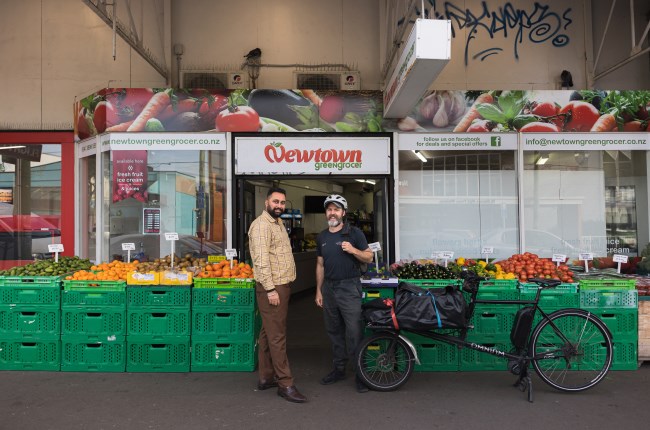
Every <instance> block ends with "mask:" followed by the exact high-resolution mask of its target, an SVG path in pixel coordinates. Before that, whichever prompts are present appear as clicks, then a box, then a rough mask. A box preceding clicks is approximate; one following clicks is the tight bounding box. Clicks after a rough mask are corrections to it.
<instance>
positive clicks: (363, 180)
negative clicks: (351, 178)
mask: <svg viewBox="0 0 650 430" xmlns="http://www.w3.org/2000/svg"><path fill="white" fill-rule="evenodd" d="M355 181H357V182H366V180H365V179H355Z"/></svg>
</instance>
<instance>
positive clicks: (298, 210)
mask: <svg viewBox="0 0 650 430" xmlns="http://www.w3.org/2000/svg"><path fill="white" fill-rule="evenodd" d="M236 183H237V194H236V195H237V198H236V202H235V213H236V214H237V218H236V219H235V225H234V227H235V228H234V232H236V233H235V235H234V236H235V237H234V246H235V248H236V249H237V253H238V255H239V256H240V259H242V260H249V259H250V253H249V248H248V234H247V233H248V229H249V227H250V224H251V222H252V221H253V220H254V219H255V218H256V217H257V216H259V214H260V213H261V212H262V211H263V210H264V209H265V208H264V201H265V199H266V193H267V191H268V189H269V188H270V187H273V186H274V187H280V188H284V189H285V190H286V192H287V206H286V211H285V214H284V215H283V219H284V223H285V226H286V227H287V234H289V237H290V238H291V243H292V248H293V251H294V258H295V261H296V270H297V279H296V282H295V284H294V287H293V293H294V294H295V293H300V292H303V291H307V290H310V289H314V288H315V287H316V278H315V267H316V236H317V235H318V233H319V232H320V231H322V230H323V229H324V228H325V227H326V220H325V210H324V207H323V203H324V201H325V198H326V197H327V196H328V195H330V194H340V195H342V196H344V197H345V198H346V199H347V201H348V211H347V213H346V217H345V219H346V222H348V223H350V224H353V225H356V226H357V227H359V228H360V229H361V230H362V231H363V232H364V234H365V235H366V239H367V240H368V243H373V242H379V244H380V246H381V251H379V253H378V260H379V261H380V262H381V263H387V262H390V261H391V258H393V255H394V248H393V245H392V244H393V243H394V240H393V237H392V236H393V228H392V225H391V222H390V220H391V219H392V216H391V214H390V212H391V210H392V207H389V205H388V202H389V201H390V198H389V196H390V192H391V191H392V190H391V187H389V183H390V178H389V177H388V176H384V177H363V178H361V177H343V178H332V177H327V178H310V179H304V177H303V178H300V177H291V176H287V177H282V179H277V177H276V178H271V177H266V176H256V177H250V176H249V177H239V178H237V180H236Z"/></svg>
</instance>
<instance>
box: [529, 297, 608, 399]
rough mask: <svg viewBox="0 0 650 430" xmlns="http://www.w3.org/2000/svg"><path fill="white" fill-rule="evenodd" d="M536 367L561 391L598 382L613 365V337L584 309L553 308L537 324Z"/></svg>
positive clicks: (533, 341)
mask: <svg viewBox="0 0 650 430" xmlns="http://www.w3.org/2000/svg"><path fill="white" fill-rule="evenodd" d="M530 342H531V343H530V345H531V352H532V355H533V360H532V361H533V367H534V368H535V370H536V371H537V374H538V375H539V377H540V378H542V380H543V381H544V382H546V383H547V384H549V385H550V386H552V387H554V388H556V389H558V390H560V391H583V390H586V389H588V388H591V387H593V386H594V385H596V384H598V383H599V382H600V381H601V380H602V379H603V378H604V377H605V375H606V374H607V372H608V371H609V368H610V366H611V365H612V349H613V347H612V337H611V335H610V334H609V330H607V327H606V326H605V324H604V323H603V322H602V321H601V320H600V319H598V318H597V317H596V316H594V315H592V314H590V313H588V312H587V311H584V310H581V309H563V310H560V311H557V312H553V313H552V314H551V315H549V319H543V320H542V321H540V323H539V324H538V325H537V327H535V330H534V331H533V335H532V337H531V341H530Z"/></svg>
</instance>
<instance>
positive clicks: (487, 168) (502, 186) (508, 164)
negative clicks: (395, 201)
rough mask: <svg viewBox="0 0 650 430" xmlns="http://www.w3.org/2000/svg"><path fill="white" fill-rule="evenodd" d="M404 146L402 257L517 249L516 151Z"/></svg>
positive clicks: (503, 254)
mask: <svg viewBox="0 0 650 430" xmlns="http://www.w3.org/2000/svg"><path fill="white" fill-rule="evenodd" d="M420 154H421V155H423V156H424V158H425V159H426V161H422V159H421V158H419V157H418V156H416V155H415V154H413V152H412V151H400V157H399V170H400V172H399V181H400V182H399V226H400V240H399V243H400V252H399V255H400V258H407V259H413V258H430V257H431V255H432V253H433V252H435V251H453V252H454V253H455V255H456V256H466V257H475V258H476V257H480V256H481V250H482V247H484V246H492V247H494V252H495V253H494V255H493V257H497V258H505V257H508V256H510V255H511V254H513V253H515V252H517V251H518V243H519V240H518V236H519V230H518V216H517V213H518V208H517V181H516V173H515V153H514V151H491V152H480V151H420Z"/></svg>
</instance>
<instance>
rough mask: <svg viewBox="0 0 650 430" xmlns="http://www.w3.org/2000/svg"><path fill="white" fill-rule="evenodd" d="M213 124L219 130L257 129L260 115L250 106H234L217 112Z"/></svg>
mask: <svg viewBox="0 0 650 430" xmlns="http://www.w3.org/2000/svg"><path fill="white" fill-rule="evenodd" d="M214 125H215V127H216V129H217V130H219V131H257V130H259V128H260V116H259V115H258V114H257V112H256V111H255V109H253V108H252V107H250V106H236V107H234V108H228V109H224V110H222V111H221V112H219V115H217V118H216V119H215V121H214Z"/></svg>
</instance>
